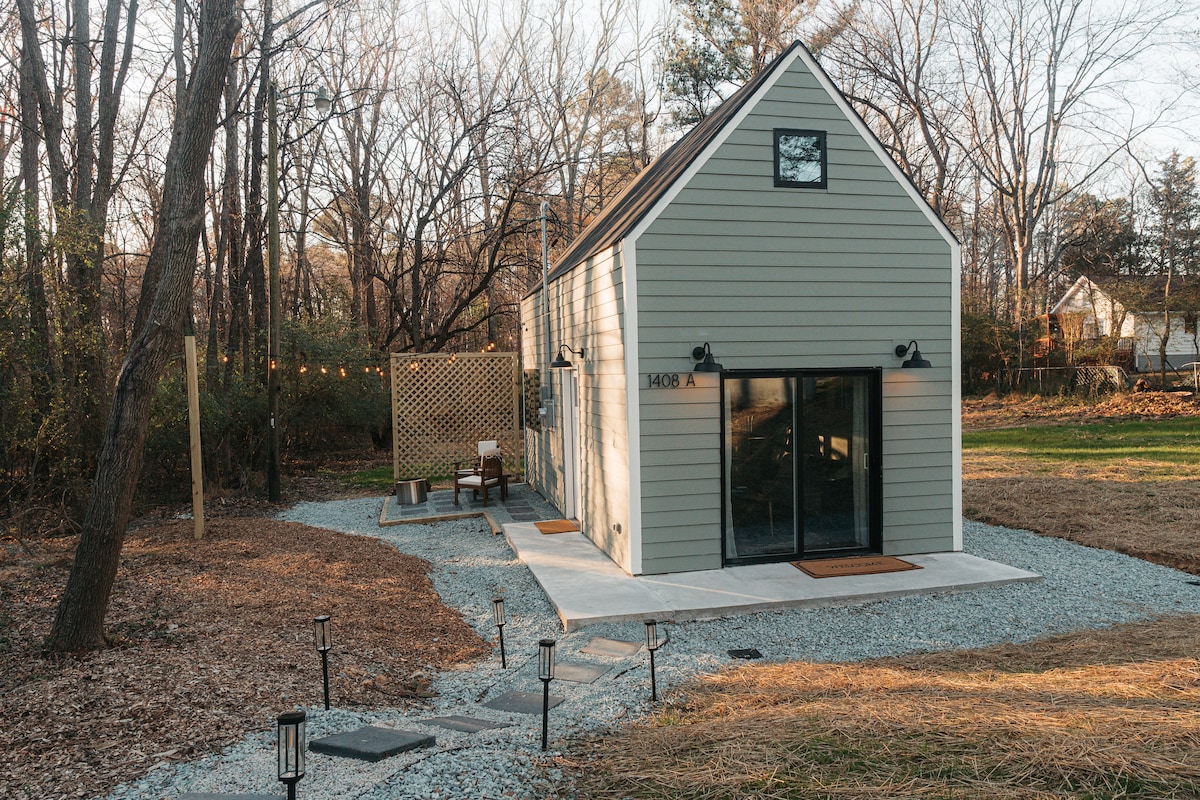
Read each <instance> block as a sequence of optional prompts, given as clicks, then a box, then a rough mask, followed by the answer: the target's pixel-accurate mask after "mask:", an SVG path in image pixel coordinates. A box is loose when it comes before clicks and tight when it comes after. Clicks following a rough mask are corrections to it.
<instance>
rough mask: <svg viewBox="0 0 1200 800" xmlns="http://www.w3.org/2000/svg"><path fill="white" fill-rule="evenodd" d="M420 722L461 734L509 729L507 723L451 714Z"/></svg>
mask: <svg viewBox="0 0 1200 800" xmlns="http://www.w3.org/2000/svg"><path fill="white" fill-rule="evenodd" d="M421 721H422V722H424V723H425V724H427V725H437V726H438V727H439V728H449V729H450V730H452V731H462V732H463V733H479V732H480V731H490V730H493V729H495V728H507V727H509V725H508V723H507V722H493V721H492V720H490V719H479V718H478V717H463V716H460V715H458V714H451V715H450V716H448V717H434V718H433V719H425V720H421Z"/></svg>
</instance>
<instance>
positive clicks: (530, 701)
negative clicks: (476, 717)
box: [483, 692, 567, 714]
mask: <svg viewBox="0 0 1200 800" xmlns="http://www.w3.org/2000/svg"><path fill="white" fill-rule="evenodd" d="M566 699H567V698H565V697H561V696H559V695H556V694H552V695H550V705H549V707H550V708H554V707H555V706H556V705H558V704H559V703H561V702H562V701H564V700H566ZM544 700H545V698H544V697H543V695H542V693H541V692H509V693H508V694H502V695H500V696H499V697H496V698H493V699H491V700H488V701H487V702H486V703H484V704H483V705H484V707H485V708H491V709H494V710H496V711H508V712H510V713H514V714H540V713H542V703H543V701H544Z"/></svg>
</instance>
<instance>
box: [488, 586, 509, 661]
mask: <svg viewBox="0 0 1200 800" xmlns="http://www.w3.org/2000/svg"><path fill="white" fill-rule="evenodd" d="M492 615H493V616H494V617H495V618H496V629H497V630H499V631H500V669H508V659H506V658H505V657H504V624H505V623H506V622H508V620H507V619H505V617H504V598H503V597H493V598H492Z"/></svg>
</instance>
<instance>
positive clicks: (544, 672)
mask: <svg viewBox="0 0 1200 800" xmlns="http://www.w3.org/2000/svg"><path fill="white" fill-rule="evenodd" d="M538 679H539V680H541V682H542V749H543V750H545V749H546V737H547V734H548V733H549V730H550V681H552V680H554V640H553V639H542V640H541V641H540V642H538Z"/></svg>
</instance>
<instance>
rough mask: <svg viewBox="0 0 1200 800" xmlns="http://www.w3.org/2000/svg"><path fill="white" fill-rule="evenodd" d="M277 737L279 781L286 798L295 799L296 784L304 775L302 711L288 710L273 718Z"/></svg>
mask: <svg viewBox="0 0 1200 800" xmlns="http://www.w3.org/2000/svg"><path fill="white" fill-rule="evenodd" d="M275 723H276V733H277V735H278V737H279V739H278V743H277V744H278V748H279V772H278V775H279V781H280V782H281V783H283V784H284V785H285V786H287V796H288V800H296V784H297V783H298V782H299V781H300V779H301V778H303V777H304V712H303V711H289V712H287V713H286V714H280V715H279V717H278V719H276V720H275Z"/></svg>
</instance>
